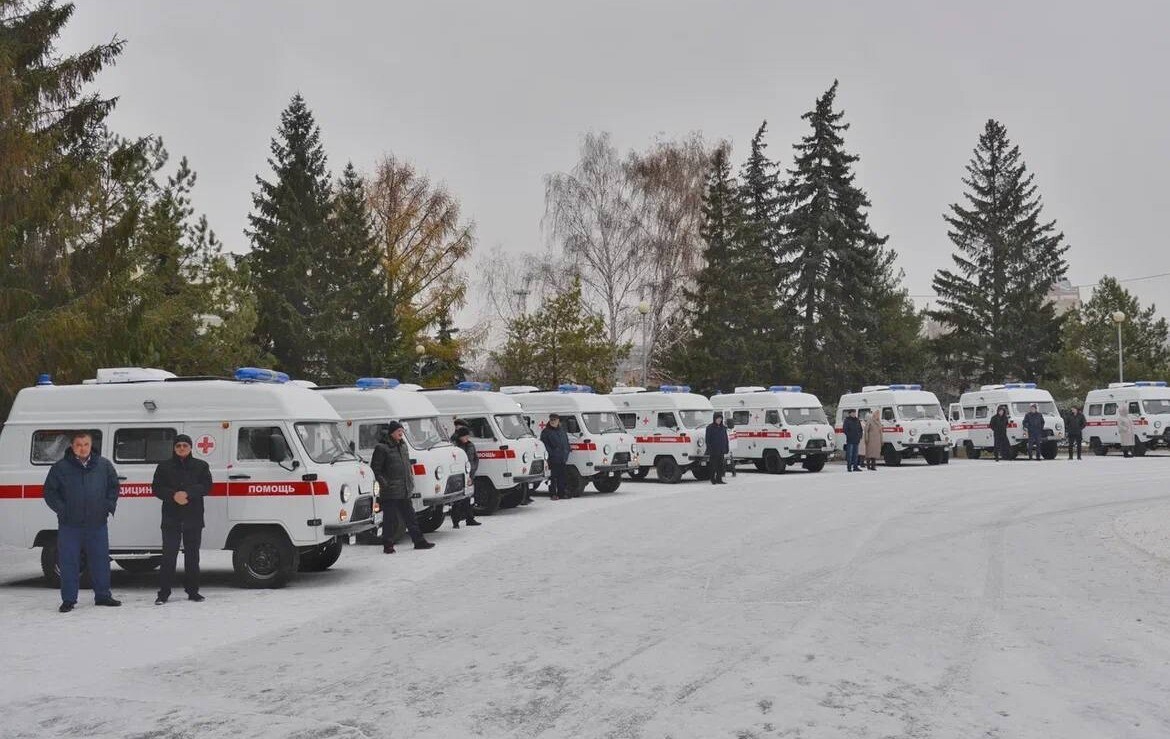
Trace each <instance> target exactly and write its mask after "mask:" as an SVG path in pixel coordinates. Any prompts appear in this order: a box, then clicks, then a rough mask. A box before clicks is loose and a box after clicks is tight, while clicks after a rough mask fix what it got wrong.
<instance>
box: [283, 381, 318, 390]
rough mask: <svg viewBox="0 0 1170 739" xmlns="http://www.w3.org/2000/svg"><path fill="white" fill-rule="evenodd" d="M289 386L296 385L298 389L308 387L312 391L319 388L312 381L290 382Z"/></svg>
mask: <svg viewBox="0 0 1170 739" xmlns="http://www.w3.org/2000/svg"><path fill="white" fill-rule="evenodd" d="M288 384H290V385H296V386H297V387H307V388H309V389H310V390H312V389H313V388H315V387H317V383H315V382H313V381H312V380H289V381H288Z"/></svg>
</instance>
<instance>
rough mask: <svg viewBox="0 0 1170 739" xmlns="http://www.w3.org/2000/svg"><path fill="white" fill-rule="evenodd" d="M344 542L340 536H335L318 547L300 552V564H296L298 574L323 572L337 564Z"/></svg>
mask: <svg viewBox="0 0 1170 739" xmlns="http://www.w3.org/2000/svg"><path fill="white" fill-rule="evenodd" d="M343 544H344V542H343V541H342V538H341V537H340V536H335V537H333V538H332V539H330V540H329V541H327V542H325V543H324V544H322V545H321V546H319V547H314V548H312V549H309V550H307V551H304V552H301V558H300V562H299V563H298V564H297V571H299V572H324V571H325V570H327V569H329V568H330V567H332V566H333V564H334V563H335V562H337V558H338V557H340V556H341V549H342V546H343Z"/></svg>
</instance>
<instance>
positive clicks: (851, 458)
mask: <svg viewBox="0 0 1170 739" xmlns="http://www.w3.org/2000/svg"><path fill="white" fill-rule="evenodd" d="M841 427H842V430H843V431H844V432H845V471H846V472H861V465H860V464H858V461H857V451H858V447H859V446H860V444H861V437H862V434H863V429H862V428H861V420H860V419H859V418H858V417H857V411H855V410H853V409H852V408H849V409H847V410H846V411H845V420H843V421H842V422H841Z"/></svg>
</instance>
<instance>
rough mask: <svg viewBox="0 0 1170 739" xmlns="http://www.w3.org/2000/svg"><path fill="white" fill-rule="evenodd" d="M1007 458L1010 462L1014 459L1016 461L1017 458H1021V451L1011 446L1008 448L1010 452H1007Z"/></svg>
mask: <svg viewBox="0 0 1170 739" xmlns="http://www.w3.org/2000/svg"><path fill="white" fill-rule="evenodd" d="M1006 456H1007V459H1008V461H1009V462H1010V461H1011V460H1013V459H1015V458H1016V457H1018V456H1020V450H1019V449H1017V448H1016V447H1014V446H1009V447H1008V450H1007V455H1006Z"/></svg>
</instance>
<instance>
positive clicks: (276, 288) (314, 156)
mask: <svg viewBox="0 0 1170 739" xmlns="http://www.w3.org/2000/svg"><path fill="white" fill-rule="evenodd" d="M271 151H272V156H271V158H269V160H268V163H269V165H270V166H271V167H272V170H273V174H274V175H275V176H274V178H273V180H272V181H271V182H269V181H267V180H264V179H263V178H261V177H259V176H257V177H256V184H257V186H258V188H259V189H258V191H257V192H256V193H254V194H253V195H252V206H253V212H252V213H251V215H249V216H248V220H249V223H250V224H251V228H250V229H249V231H248V236H249V237H250V238H251V240H252V252H251V254H250V255H249V257H248V261H249V269H250V272H251V275H252V279H253V281H254V287H255V290H256V298H257V304H258V306H259V313H260V315H259V321H258V324H257V328H256V335H257V341H258V342H259V344H260V346H261V348H263V349H264V350H265V351H268V352H270V353H271V354H272V355H273V356H274V357H275V358H276V361H277V364H278V365H279V367H280V368H281V369H283V370H285V371H287V372H289V373H292V374H294V375H300V376H304V375H312V376H320V375H321V374H323V373H324V371H325V368H326V364H327V360H326V357H325V355H324V347H323V346H322V344H321V342H319V341H318V340H317V339H318V337H317V336H316V334H315V331H314V319H315V317H316V316H317V315H318V313H319V311H320V310H322V309H323V308H324V306H323V305H322V304H321V301H320V299H319V295H318V294H317V293H316V292H315V287H316V286H317V284H319V282H320V280H321V279H322V277H323V276H322V275H321V274H320V272H319V265H318V262H319V260H320V257H321V255H322V254H323V253H325V252H326V251H327V250H328V248H329V241H330V239H332V238H333V233H332V228H331V223H330V220H331V214H332V210H333V194H332V186H331V183H330V177H329V173H328V171H327V170H326V157H325V151H324V149H323V148H322V145H321V131H320V129H319V128H318V126H317V123H316V121H315V119H314V118H313V114H312V112H311V111H310V110H309V108H308V106H307V105H306V104H305V99H304V98H303V97H301V95H300V93H298V94H296V95H294V96H293V98H292V101H291V102H290V103H289V105H288V107H287V108H286V109H285V110H284V112H283V113H282V114H281V116H280V128H279V130H278V131H277V136H276V138H274V139H273V140H272V144H271Z"/></svg>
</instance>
